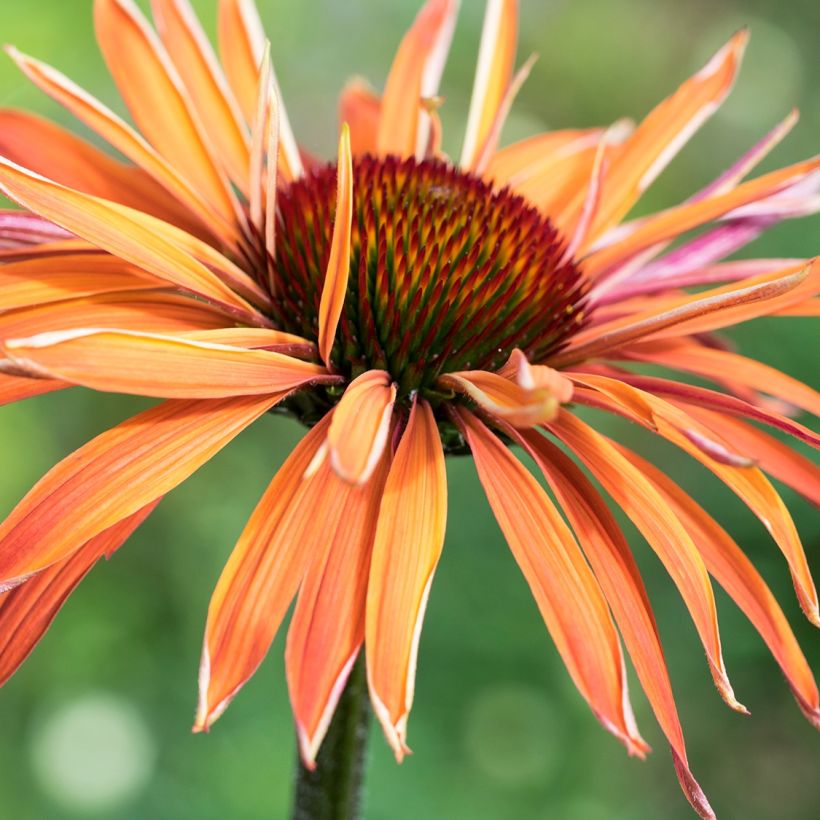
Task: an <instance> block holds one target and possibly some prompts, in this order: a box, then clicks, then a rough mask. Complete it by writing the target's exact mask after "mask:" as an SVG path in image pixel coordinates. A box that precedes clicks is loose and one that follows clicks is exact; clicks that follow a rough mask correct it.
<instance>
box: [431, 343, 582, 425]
mask: <svg viewBox="0 0 820 820" xmlns="http://www.w3.org/2000/svg"><path fill="white" fill-rule="evenodd" d="M518 354H519V355H518V356H517V357H516V356H514V357H513V358H512V359H511V360H510V363H508V364H507V365H505V366H504V367H503V368H502V370H501V371H500V372H499V373H489V372H487V371H484V370H465V371H462V372H457V373H446V374H444V375H442V376H439V378H438V385H439V387H441V388H443V389H445V390H454V391H456V392H457V393H462V394H463V395H465V396H468V397H469V398H471V399H472V400H473V401H474V402H476V404H478V405H479V407H481V408H482V409H484V410H486V411H487V412H488V413H492V414H493V415H494V416H497V417H498V418H500V419H503V420H504V421H508V422H509V423H510V424H512V425H513V426H515V427H535V426H536V425H537V424H543V423H544V422H546V421H550V420H551V419H553V418H555V414H556V413H557V412H558V408H559V407H560V406H561V404H563V403H565V402H567V401H569V400H570V398H571V397H572V383H571V382H570V381H569V380H568V379H566V378H564V377H563V376H562V375H561V374H560V373H558V372H557V371H555V370H553V369H552V368H549V367H544V366H543V365H530V364H529V363H528V362H527V361H526V359H525V358H524V355H523V354H522V353H521V352H520V351H518Z"/></svg>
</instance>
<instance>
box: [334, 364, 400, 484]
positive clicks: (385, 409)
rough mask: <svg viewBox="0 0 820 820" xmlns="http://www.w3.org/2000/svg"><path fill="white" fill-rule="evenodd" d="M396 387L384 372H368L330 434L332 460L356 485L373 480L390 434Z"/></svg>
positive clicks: (349, 392) (342, 405)
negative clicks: (372, 476) (371, 478)
mask: <svg viewBox="0 0 820 820" xmlns="http://www.w3.org/2000/svg"><path fill="white" fill-rule="evenodd" d="M395 401H396V386H395V384H393V382H392V379H391V378H390V374H389V373H387V372H385V371H384V370H368V371H367V372H365V373H362V375H361V376H359V377H358V378H356V379H354V380H353V381H352V382H351V383H350V385H349V386H348V388H347V389H346V390H345V392H344V395H343V396H342V399H341V401H340V402H339V404H338V405H337V407H336V410H335V412H334V414H333V421H332V422H331V424H330V431H329V433H328V444H329V446H330V461H331V464H332V465H333V469H334V470H335V471H336V473H337V475H339V476H340V477H341V478H343V479H345V480H346V481H350V482H352V483H353V484H365V483H366V482H367V481H369V480H370V477H371V475H372V474H373V471H374V470H375V469H376V465H377V464H378V463H379V461H380V460H381V457H382V454H383V453H384V449H385V447H386V446H387V437H388V435H389V433H390V421H391V419H392V417H393V405H394V403H395Z"/></svg>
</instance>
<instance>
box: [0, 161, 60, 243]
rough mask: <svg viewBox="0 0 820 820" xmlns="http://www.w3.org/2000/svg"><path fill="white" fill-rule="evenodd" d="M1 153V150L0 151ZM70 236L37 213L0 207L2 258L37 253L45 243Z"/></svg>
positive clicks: (58, 240) (57, 241)
mask: <svg viewBox="0 0 820 820" xmlns="http://www.w3.org/2000/svg"><path fill="white" fill-rule="evenodd" d="M0 155H2V152H0ZM71 239H72V236H71V234H70V233H68V231H65V230H63V229H62V228H61V227H60V226H59V225H55V224H54V223H53V222H49V221H48V220H47V219H43V217H41V216H37V214H29V213H26V212H25V211H19V210H17V209H14V210H8V209H0V250H2V251H3V257H2V258H3V259H6V258H7V256H12V258H13V254H14V253H16V252H20V253H23V254H25V253H26V252H27V251H33V252H34V253H38V252H39V251H40V250H41V248H42V247H43V246H45V245H50V244H52V243H55V242H56V243H57V244H62V243H63V242H65V241H66V240H68V241H71Z"/></svg>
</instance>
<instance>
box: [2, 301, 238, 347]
mask: <svg viewBox="0 0 820 820" xmlns="http://www.w3.org/2000/svg"><path fill="white" fill-rule="evenodd" d="M225 321H226V320H225V317H224V316H223V315H222V314H220V313H217V312H216V311H215V310H213V308H211V307H210V306H209V305H206V304H205V303H204V302H201V301H197V300H195V299H189V298H187V297H185V296H178V295H176V294H170V293H160V292H146V291H140V292H138V293H112V294H106V295H105V296H92V297H89V298H84V299H71V300H69V301H66V302H55V303H52V304H48V305H42V306H41V307H36V308H27V309H25V310H12V311H9V312H8V313H4V314H2V315H0V341H2V340H3V339H15V338H16V339H20V338H24V337H26V336H35V335H37V334H39V333H49V332H52V331H64V330H72V329H75V328H77V329H79V328H88V327H113V328H119V329H123V330H134V331H142V332H148V333H184V332H187V331H198V330H215V329H220V328H224V327H225Z"/></svg>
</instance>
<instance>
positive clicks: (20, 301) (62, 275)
mask: <svg viewBox="0 0 820 820" xmlns="http://www.w3.org/2000/svg"><path fill="white" fill-rule="evenodd" d="M161 286H162V283H161V282H159V280H157V279H154V278H153V277H151V276H149V275H147V274H146V273H145V271H143V270H141V269H140V268H136V267H134V266H133V265H129V264H128V263H127V262H123V261H122V260H121V259H117V257H116V256H110V255H108V254H88V253H85V254H64V255H62V256H60V257H58V258H56V259H51V258H49V257H42V258H39V259H31V260H28V261H26V262H12V263H11V264H8V265H2V266H0V311H5V310H14V309H18V308H26V307H36V306H37V305H44V304H48V303H49V302H60V301H63V300H65V299H76V298H78V297H81V296H95V295H97V294H104V293H118V292H123V291H136V290H148V289H151V288H154V289H156V288H158V287H161Z"/></svg>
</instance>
